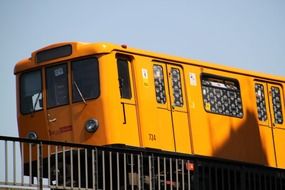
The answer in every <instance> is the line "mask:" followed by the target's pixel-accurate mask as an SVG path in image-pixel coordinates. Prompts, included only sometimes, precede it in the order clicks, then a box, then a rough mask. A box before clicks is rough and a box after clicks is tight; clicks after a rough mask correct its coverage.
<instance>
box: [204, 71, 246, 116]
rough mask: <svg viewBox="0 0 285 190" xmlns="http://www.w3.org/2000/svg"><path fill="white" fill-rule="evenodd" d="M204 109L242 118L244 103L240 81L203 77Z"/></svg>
mask: <svg viewBox="0 0 285 190" xmlns="http://www.w3.org/2000/svg"><path fill="white" fill-rule="evenodd" d="M202 91H203V101H204V107H205V110H206V111H207V112H211V113H217V114H222V115H228V116H233V117H242V116H243V109H242V101H241V94H240V88H239V84H238V81H236V80H234V79H226V78H222V77H217V76H211V75H202Z"/></svg>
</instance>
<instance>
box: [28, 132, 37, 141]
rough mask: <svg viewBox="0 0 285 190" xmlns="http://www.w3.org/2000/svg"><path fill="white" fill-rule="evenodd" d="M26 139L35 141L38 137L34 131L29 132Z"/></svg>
mask: <svg viewBox="0 0 285 190" xmlns="http://www.w3.org/2000/svg"><path fill="white" fill-rule="evenodd" d="M27 138H28V139H32V140H36V139H38V135H37V133H35V132H34V131H30V132H28V134H27Z"/></svg>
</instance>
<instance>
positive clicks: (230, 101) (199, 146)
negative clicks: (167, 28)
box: [15, 43, 285, 168]
mask: <svg viewBox="0 0 285 190" xmlns="http://www.w3.org/2000/svg"><path fill="white" fill-rule="evenodd" d="M69 44H71V45H69ZM61 47H63V49H61V52H63V53H62V55H61V54H60V53H58V54H52V56H50V55H49V52H52V51H57V50H58V48H61ZM70 48H73V49H72V51H70ZM47 55H48V56H47ZM39 60H40V62H39ZM15 74H16V76H17V77H16V78H17V89H18V94H17V102H18V107H17V108H18V123H19V134H20V136H21V137H26V136H27V135H28V134H29V132H32V134H34V133H35V134H36V135H37V138H40V139H45V140H60V141H68V142H77V143H84V144H91V145H119V144H122V145H126V146H133V147H143V148H152V149H159V150H163V151H171V152H179V153H186V154H196V155H202V156H208V157H214V158H222V159H230V160H237V161H242V162H247V163H254V164H260V165H265V166H270V167H277V168H285V153H284V151H282V150H283V148H284V146H285V143H284V140H283V139H285V125H284V121H283V120H284V113H285V111H284V107H285V104H284V94H285V91H284V85H285V79H284V78H281V77H273V76H269V75H262V74H256V73H252V72H247V71H243V70H239V69H234V68H229V67H223V66H217V65H214V64H209V63H204V62H200V61H194V60H186V59H181V58H175V57H171V56H166V55H161V54H154V53H150V52H145V51H141V50H136V49H132V48H127V47H125V46H124V47H120V46H116V45H112V44H103V43H101V44H88V43H86V44H83V43H61V44H56V45H52V46H48V47H46V48H43V49H41V50H38V51H36V52H34V53H33V54H32V58H31V59H29V60H24V61H22V62H19V63H18V65H16V67H15ZM35 77H38V78H39V79H40V80H39V81H40V82H39V83H36V82H33V83H32V85H31V86H34V87H29V86H28V85H27V84H29V82H31V79H32V78H35ZM39 126H40V127H39ZM88 130H89V131H88ZM33 132H34V133H33Z"/></svg>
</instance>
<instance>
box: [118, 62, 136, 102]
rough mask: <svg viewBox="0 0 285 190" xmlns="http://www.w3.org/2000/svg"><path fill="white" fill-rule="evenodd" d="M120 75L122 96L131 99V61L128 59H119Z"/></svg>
mask: <svg viewBox="0 0 285 190" xmlns="http://www.w3.org/2000/svg"><path fill="white" fill-rule="evenodd" d="M117 67H118V76H119V88H120V94H121V98H125V99H131V98H132V90H131V82H130V74H129V61H128V60H127V59H123V58H118V59H117Z"/></svg>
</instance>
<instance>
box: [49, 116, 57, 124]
mask: <svg viewBox="0 0 285 190" xmlns="http://www.w3.org/2000/svg"><path fill="white" fill-rule="evenodd" d="M48 122H49V123H53V122H56V118H51V115H50V114H48Z"/></svg>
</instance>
